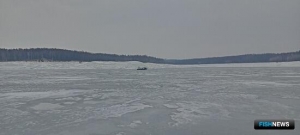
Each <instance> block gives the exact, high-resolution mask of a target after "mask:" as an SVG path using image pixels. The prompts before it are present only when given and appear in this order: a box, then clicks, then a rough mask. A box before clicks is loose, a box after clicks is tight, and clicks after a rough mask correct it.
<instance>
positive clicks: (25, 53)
mask: <svg viewBox="0 0 300 135" xmlns="http://www.w3.org/2000/svg"><path fill="white" fill-rule="evenodd" d="M13 61H24V62H26V61H27V62H92V61H112V62H126V61H138V62H143V63H157V64H174V65H195V64H229V63H266V62H291V61H300V51H296V52H288V53H266V54H245V55H236V56H224V57H210V58H194V59H181V60H179V59H162V58H156V57H152V56H146V55H117V54H105V53H89V52H83V51H72V50H65V49H56V48H31V49H1V48H0V62H13Z"/></svg>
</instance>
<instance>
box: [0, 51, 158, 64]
mask: <svg viewBox="0 0 300 135" xmlns="http://www.w3.org/2000/svg"><path fill="white" fill-rule="evenodd" d="M0 61H2V62H3V61H40V62H44V61H62V62H64V61H82V62H90V61H140V62H151V63H163V61H164V60H163V59H159V58H155V57H150V56H146V55H116V54H104V53H89V52H83V51H71V50H64V49H55V48H51V49H48V48H33V49H0Z"/></svg>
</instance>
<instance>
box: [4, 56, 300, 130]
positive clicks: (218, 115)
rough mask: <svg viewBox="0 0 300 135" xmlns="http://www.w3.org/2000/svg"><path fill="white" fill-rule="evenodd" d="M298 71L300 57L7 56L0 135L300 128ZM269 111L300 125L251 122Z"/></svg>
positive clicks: (276, 117)
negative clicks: (231, 60)
mask: <svg viewBox="0 0 300 135" xmlns="http://www.w3.org/2000/svg"><path fill="white" fill-rule="evenodd" d="M139 66H140V67H144V66H146V67H148V68H149V70H147V71H137V70H136V68H137V67H139ZM299 76H300V62H287V63H255V64H253V63H248V64H215V65H214V64H209V65H161V64H150V63H146V64H145V63H140V62H83V63H78V62H49V63H47V62H45V63H42V62H41V63H37V62H4V63H0V135H141V134H146V135H151V134H152V135H161V134H164V135H182V134H187V135H199V134H200V135H216V134H230V135H253V134H256V135H267V134H272V135H281V134H285V135H299V132H300V130H299V128H297V127H298V126H297V123H299V120H300V113H299V112H300V106H299V103H300V79H298V78H299ZM269 118H272V119H295V120H296V129H295V130H292V131H255V130H254V129H253V121H254V120H255V119H269Z"/></svg>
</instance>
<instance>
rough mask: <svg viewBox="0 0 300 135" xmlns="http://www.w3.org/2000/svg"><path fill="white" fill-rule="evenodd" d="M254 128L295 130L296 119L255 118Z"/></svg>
mask: <svg viewBox="0 0 300 135" xmlns="http://www.w3.org/2000/svg"><path fill="white" fill-rule="evenodd" d="M254 129H256V130H268V129H269V130H294V129H295V121H294V120H255V121H254Z"/></svg>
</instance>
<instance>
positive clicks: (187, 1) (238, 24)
mask: <svg viewBox="0 0 300 135" xmlns="http://www.w3.org/2000/svg"><path fill="white" fill-rule="evenodd" d="M32 47H48V48H50V47H51V48H63V49H71V50H84V51H89V52H103V53H116V54H146V55H151V56H156V57H162V58H196V57H211V56H224V55H236V54H245V53H264V52H288V51H297V50H300V0H0V48H32Z"/></svg>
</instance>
